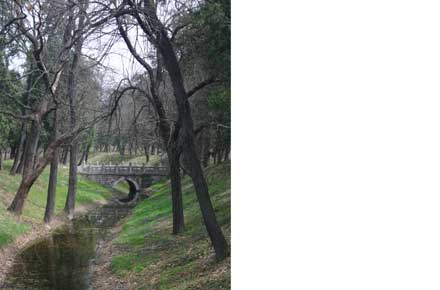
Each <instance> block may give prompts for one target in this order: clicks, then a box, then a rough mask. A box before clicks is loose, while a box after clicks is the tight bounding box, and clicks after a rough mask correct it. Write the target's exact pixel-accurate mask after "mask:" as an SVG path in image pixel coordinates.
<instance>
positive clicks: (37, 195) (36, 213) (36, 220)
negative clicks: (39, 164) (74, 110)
mask: <svg viewBox="0 0 440 290" xmlns="http://www.w3.org/2000/svg"><path fill="white" fill-rule="evenodd" d="M4 165H5V166H4V167H5V168H4V170H2V171H0V247H1V246H4V245H6V244H9V243H11V242H13V241H14V240H15V239H16V238H17V237H18V236H20V235H22V234H24V233H26V232H27V231H28V230H30V228H31V225H35V224H37V225H38V224H42V223H43V216H44V210H45V205H46V198H47V186H48V180H49V167H47V168H46V170H45V171H44V172H43V174H42V175H41V176H40V177H39V178H38V180H37V181H36V182H35V184H34V186H33V187H32V189H31V191H30V193H29V196H28V198H27V200H26V203H25V206H24V209H23V214H22V216H21V219H20V222H18V221H17V220H16V218H13V217H12V216H11V215H10V214H9V213H8V212H7V211H6V208H7V206H8V205H9V204H10V203H11V201H12V199H13V198H14V194H15V192H16V190H17V188H18V186H19V184H20V181H21V175H15V176H11V175H9V170H10V168H11V165H12V161H11V160H7V161H5V164H4ZM68 180H69V177H68V168H67V167H63V166H60V167H59V171H58V182H57V193H56V199H55V214H56V215H57V214H61V213H62V211H63V208H64V203H65V200H66V196H67V187H68ZM111 196H112V193H111V191H110V190H109V189H107V188H105V187H104V186H102V185H100V184H97V183H95V182H93V181H89V180H87V179H85V178H83V177H82V176H78V191H77V196H76V206H77V207H78V206H81V205H85V204H89V203H93V202H98V201H104V200H106V199H108V198H110V197H111Z"/></svg>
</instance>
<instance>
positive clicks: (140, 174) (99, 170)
mask: <svg viewBox="0 0 440 290" xmlns="http://www.w3.org/2000/svg"><path fill="white" fill-rule="evenodd" d="M78 173H79V174H81V175H84V176H86V177H87V178H89V179H91V180H93V181H95V182H98V183H100V184H103V185H107V186H115V185H116V184H117V183H119V182H122V181H124V180H128V181H130V182H132V183H133V184H134V185H135V186H136V189H137V191H139V190H142V189H145V188H148V187H149V186H151V185H152V183H153V182H155V181H157V180H159V179H160V178H162V177H163V176H167V175H168V167H147V166H137V165H131V164H129V165H128V166H121V165H84V166H81V167H79V168H78Z"/></svg>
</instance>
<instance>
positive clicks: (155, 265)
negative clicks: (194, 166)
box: [111, 163, 231, 290]
mask: <svg viewBox="0 0 440 290" xmlns="http://www.w3.org/2000/svg"><path fill="white" fill-rule="evenodd" d="M206 176H207V181H208V184H209V189H210V193H211V198H212V202H213V205H214V208H215V211H216V214H217V218H218V221H219V223H220V225H221V226H222V229H223V232H224V234H225V235H226V237H227V240H228V241H230V232H231V228H230V164H229V163H225V164H222V165H219V166H216V167H210V168H208V169H207V170H206ZM153 192H154V193H153V194H152V196H151V197H150V198H148V199H146V200H144V201H143V202H141V203H140V204H138V205H137V207H136V208H135V209H134V211H133V214H132V215H131V216H130V217H129V218H128V219H127V220H126V222H125V224H124V225H123V227H122V231H121V232H120V234H119V235H118V236H117V238H116V239H115V240H114V241H113V244H114V246H115V247H116V249H119V254H117V255H115V256H113V258H112V266H111V267H112V271H113V272H114V273H116V274H117V275H119V276H120V277H123V278H125V279H127V280H130V281H131V282H135V283H136V285H142V286H138V287H136V289H145V290H146V289H167V290H172V289H175V290H177V289H204V290H205V289H215V290H220V289H230V259H227V260H226V261H223V262H220V263H217V262H216V261H215V259H214V253H213V249H212V247H211V244H210V241H209V238H208V235H207V233H206V230H205V227H204V224H203V220H202V217H201V214H200V208H199V205H198V202H197V199H196V195H195V192H194V188H193V186H192V183H191V180H190V179H189V178H188V177H186V178H184V180H183V200H184V213H185V224H186V228H185V233H183V234H181V235H178V236H175V235H171V234H170V233H171V228H172V218H171V217H172V215H171V201H170V193H169V192H170V189H169V184H168V183H166V182H162V183H158V184H156V185H154V186H153Z"/></svg>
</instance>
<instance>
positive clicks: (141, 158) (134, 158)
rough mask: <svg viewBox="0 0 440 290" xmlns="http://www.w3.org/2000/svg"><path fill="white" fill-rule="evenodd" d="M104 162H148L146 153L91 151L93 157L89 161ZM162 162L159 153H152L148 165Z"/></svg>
mask: <svg viewBox="0 0 440 290" xmlns="http://www.w3.org/2000/svg"><path fill="white" fill-rule="evenodd" d="M96 162H99V163H104V164H109V163H111V164H121V163H125V164H128V163H129V162H131V163H133V164H144V163H145V164H147V163H146V159H145V155H131V156H130V155H128V154H125V155H120V154H119V152H98V153H91V157H90V158H89V163H91V164H93V163H96ZM159 163H160V157H159V155H150V160H149V162H148V165H150V166H156V165H159Z"/></svg>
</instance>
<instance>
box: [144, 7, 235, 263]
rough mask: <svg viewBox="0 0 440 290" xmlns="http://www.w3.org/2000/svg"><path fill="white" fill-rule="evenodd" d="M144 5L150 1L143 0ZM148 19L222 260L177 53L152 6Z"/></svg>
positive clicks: (225, 251) (224, 249)
mask: <svg viewBox="0 0 440 290" xmlns="http://www.w3.org/2000/svg"><path fill="white" fill-rule="evenodd" d="M146 3H147V5H150V4H148V3H149V2H148V1H147V2H146ZM147 11H149V12H150V13H149V16H150V17H151V21H152V22H153V23H154V24H156V25H154V26H156V28H158V29H159V31H160V32H158V34H159V35H158V37H157V40H158V43H157V46H158V49H159V51H160V53H161V55H162V56H163V60H164V64H165V67H166V69H167V71H168V73H169V76H170V79H171V83H172V87H173V92H174V98H175V100H176V105H177V111H178V121H177V122H178V124H180V126H181V128H180V133H179V143H180V144H179V145H180V146H181V148H182V150H183V151H182V153H183V159H184V161H185V167H187V169H188V170H189V172H190V174H191V178H192V180H193V184H194V187H195V190H196V195H197V199H198V201H199V205H200V209H201V212H202V216H203V220H204V222H205V226H206V229H207V231H208V235H209V237H210V239H211V242H212V244H213V246H214V250H215V254H216V258H217V259H218V260H223V259H224V258H226V257H227V256H228V255H229V247H228V244H227V242H226V239H225V237H224V235H223V233H222V230H221V228H220V225H219V224H218V222H217V218H216V216H215V212H214V208H213V207H212V203H211V199H210V197H209V191H208V185H207V183H206V180H205V177H204V175H203V170H202V166H201V164H200V160H199V159H198V158H197V152H196V150H195V145H194V125H193V120H192V117H191V108H190V105H189V102H188V98H187V94H186V91H185V87H184V82H183V77H182V74H181V71H180V67H179V63H178V61H177V57H176V54H175V52H174V50H173V47H172V45H171V42H170V40H169V38H168V35H167V32H166V30H165V28H164V26H163V25H162V24H161V23H160V21H159V19H158V18H157V15H156V14H153V13H151V11H154V10H152V9H147Z"/></svg>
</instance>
